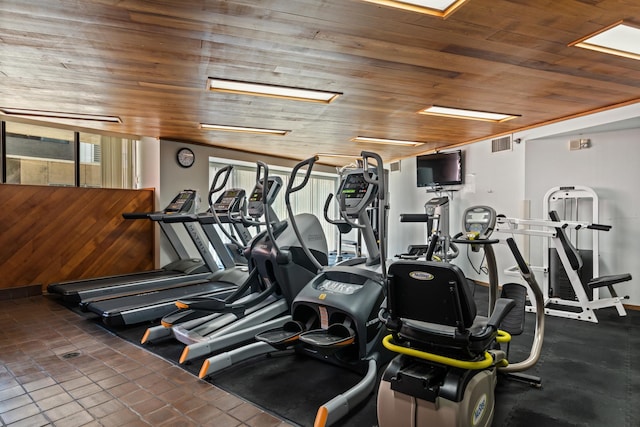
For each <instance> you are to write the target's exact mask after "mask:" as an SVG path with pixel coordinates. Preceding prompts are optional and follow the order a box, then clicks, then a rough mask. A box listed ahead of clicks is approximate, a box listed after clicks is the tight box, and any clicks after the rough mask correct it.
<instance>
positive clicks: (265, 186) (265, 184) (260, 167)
mask: <svg viewBox="0 0 640 427" xmlns="http://www.w3.org/2000/svg"><path fill="white" fill-rule="evenodd" d="M256 165H257V167H256V188H258V189H259V190H262V206H263V208H264V222H265V224H264V226H265V228H266V229H267V234H268V235H269V239H271V243H272V244H273V249H275V251H276V254H281V253H282V252H281V251H280V247H279V246H278V244H277V243H276V239H275V237H274V235H273V224H272V223H271V218H270V217H271V214H270V212H269V205H268V203H267V196H268V194H269V166H267V164H266V163H264V162H261V161H257V162H256ZM263 174H264V176H262V175H263ZM261 179H262V183H261V182H260V180H261Z"/></svg>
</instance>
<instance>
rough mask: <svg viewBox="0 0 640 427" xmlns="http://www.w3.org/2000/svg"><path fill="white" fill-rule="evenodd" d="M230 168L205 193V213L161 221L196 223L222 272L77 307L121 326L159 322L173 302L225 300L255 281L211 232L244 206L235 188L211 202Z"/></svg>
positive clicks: (243, 232) (240, 192)
mask: <svg viewBox="0 0 640 427" xmlns="http://www.w3.org/2000/svg"><path fill="white" fill-rule="evenodd" d="M232 169H233V168H232V166H227V167H225V168H223V169H221V170H220V171H218V173H217V174H216V176H215V178H214V180H213V182H212V185H211V189H210V191H209V204H210V206H211V207H210V208H209V210H207V211H206V212H203V213H200V214H191V213H183V214H176V215H172V216H170V217H167V218H165V219H164V221H165V222H169V223H177V222H180V223H184V224H194V223H199V224H200V227H201V228H202V230H203V231H204V232H205V235H206V236H207V238H208V240H209V243H210V245H211V246H212V247H213V250H214V251H215V253H216V254H217V255H218V258H219V260H220V262H221V264H222V266H223V267H224V269H219V268H218V269H217V270H216V271H215V272H214V273H213V274H212V276H211V278H210V279H209V280H208V281H206V282H200V283H193V284H188V285H184V286H179V287H175V288H170V289H163V290H158V291H156V292H146V293H140V294H136V295H126V296H121V297H117V298H106V299H105V298H101V299H97V300H88V301H85V302H83V303H81V307H82V308H83V309H84V310H86V311H91V312H93V313H96V314H98V315H99V316H101V317H102V321H103V322H104V323H105V324H107V325H109V326H113V327H121V326H125V325H132V324H137V323H142V322H147V321H152V320H156V319H159V318H161V317H163V316H165V315H167V314H169V313H170V312H172V311H174V310H175V302H176V301H177V300H179V299H182V298H192V297H201V296H207V297H212V298H226V297H227V296H229V295H230V294H231V293H233V292H235V291H236V290H237V289H238V287H239V286H241V285H243V284H245V283H247V282H249V281H251V280H255V277H253V278H252V277H250V275H249V269H248V267H247V265H246V264H242V263H237V262H236V260H237V259H238V258H237V257H233V256H232V254H231V251H232V250H231V249H230V248H229V246H227V245H226V244H225V243H224V242H223V240H222V239H221V238H220V235H219V234H218V232H217V231H216V229H215V225H216V224H217V225H219V226H220V229H222V226H223V224H222V221H221V220H220V218H218V217H217V216H218V215H219V216H221V217H223V218H225V217H226V218H231V217H233V216H234V215H236V214H238V213H240V212H241V210H242V207H243V206H244V204H243V202H244V200H245V191H244V190H243V189H238V188H232V189H227V190H225V191H224V192H223V193H222V194H221V195H220V196H219V197H218V199H217V201H216V202H215V203H213V194H215V193H217V192H218V191H220V190H221V189H222V188H223V187H224V186H225V184H226V182H227V179H228V177H229V175H230V173H231V171H232ZM222 173H226V176H225V179H224V180H223V182H222V183H221V184H219V185H218V184H217V183H218V181H219V178H220V176H221V174H222ZM212 217H213V218H214V219H212ZM236 230H239V231H238V234H241V235H243V239H244V238H246V237H247V236H250V234H249V232H248V230H246V228H242V227H241V228H236ZM225 234H226V232H225ZM215 268H217V266H216V267H215Z"/></svg>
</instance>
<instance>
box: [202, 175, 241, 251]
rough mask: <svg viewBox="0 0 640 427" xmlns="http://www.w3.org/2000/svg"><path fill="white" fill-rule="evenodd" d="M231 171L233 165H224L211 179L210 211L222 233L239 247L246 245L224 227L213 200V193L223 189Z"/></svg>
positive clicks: (230, 215)
mask: <svg viewBox="0 0 640 427" xmlns="http://www.w3.org/2000/svg"><path fill="white" fill-rule="evenodd" d="M231 172H233V165H227V166H225V167H223V168H222V169H220V170H219V171H218V172H216V174H215V176H214V177H213V180H212V181H211V187H209V212H211V215H212V216H213V220H214V221H215V223H216V224H217V225H218V227H220V230H221V231H222V233H223V234H224V235H225V236H226V237H227V238H228V239H229V240H230V241H231V242H232V243H233V244H234V245H236V246H238V247H239V248H242V247H243V246H244V244H242V243H241V242H239V241H238V239H236V238H235V237H233V235H232V234H231V233H229V231H228V230H227V229H226V228H225V227H224V225H223V224H222V221H220V217H219V216H218V212H216V209H215V207H214V205H215V201H214V200H213V195H214V194H215V193H217V192H219V191H220V190H222V189H223V188H224V187H225V186H226V185H227V181H228V180H229V177H230V176H231ZM223 173H224V174H225V175H224V179H223V180H222V183H221V184H220V185H218V180H219V179H220V176H221V175H222V174H223ZM227 215H228V217H229V220H231V221H235V218H233V216H232V214H231V212H228V213H227Z"/></svg>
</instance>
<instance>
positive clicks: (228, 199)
mask: <svg viewBox="0 0 640 427" xmlns="http://www.w3.org/2000/svg"><path fill="white" fill-rule="evenodd" d="M243 197H244V190H242V189H239V188H232V189H230V190H226V191H225V192H224V193H222V194H221V195H220V197H218V200H217V201H216V202H215V203H214V204H213V208H214V209H215V210H216V212H217V213H219V214H223V213H228V212H230V211H234V210H237V206H238V204H239V203H240V202H241V200H242V198H243Z"/></svg>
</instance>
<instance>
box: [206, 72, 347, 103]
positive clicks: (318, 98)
mask: <svg viewBox="0 0 640 427" xmlns="http://www.w3.org/2000/svg"><path fill="white" fill-rule="evenodd" d="M207 89H209V90H211V91H214V92H225V93H238V94H242V95H255V96H269V97H272V98H283V99H292V100H296V101H309V102H321V103H325V104H328V103H330V102H332V101H334V100H335V99H336V98H337V97H338V96H340V95H342V93H338V92H326V91H320V90H314V89H301V88H295V87H287V86H275V85H266V84H261V83H250V82H241V81H237V80H223V79H215V78H211V77H210V78H209V79H208V80H207Z"/></svg>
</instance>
